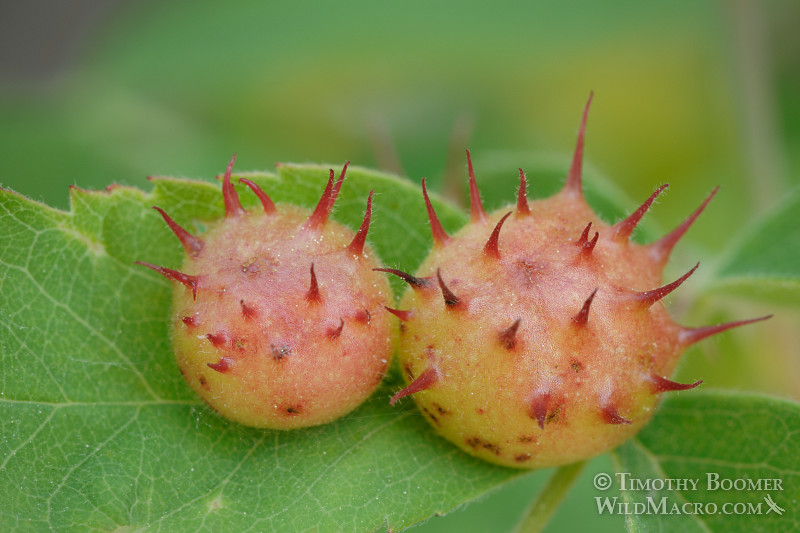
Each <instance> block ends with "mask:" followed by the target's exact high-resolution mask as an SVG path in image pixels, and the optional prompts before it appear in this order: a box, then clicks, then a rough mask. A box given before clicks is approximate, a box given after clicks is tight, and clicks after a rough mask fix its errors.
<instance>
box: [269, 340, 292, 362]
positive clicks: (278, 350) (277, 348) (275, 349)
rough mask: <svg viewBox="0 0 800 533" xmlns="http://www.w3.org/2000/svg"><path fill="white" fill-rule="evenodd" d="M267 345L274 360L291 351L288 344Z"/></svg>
mask: <svg viewBox="0 0 800 533" xmlns="http://www.w3.org/2000/svg"><path fill="white" fill-rule="evenodd" d="M269 347H270V350H271V352H272V358H273V359H274V360H275V361H280V360H281V359H283V358H284V357H287V356H289V355H291V353H292V347H291V346H289V345H288V344H270V345H269Z"/></svg>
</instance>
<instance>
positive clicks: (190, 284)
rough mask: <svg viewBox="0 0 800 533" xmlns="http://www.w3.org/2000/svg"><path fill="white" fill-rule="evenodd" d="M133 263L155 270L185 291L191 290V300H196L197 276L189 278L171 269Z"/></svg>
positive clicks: (137, 262)
mask: <svg viewBox="0 0 800 533" xmlns="http://www.w3.org/2000/svg"><path fill="white" fill-rule="evenodd" d="M134 263H136V264H137V265H142V266H144V267H147V268H149V269H150V270H155V271H156V272H158V273H159V274H161V275H162V276H164V277H165V278H167V279H169V280H172V281H177V282H178V283H181V284H182V285H183V286H184V287H186V288H187V289H192V298H193V299H197V276H190V275H189V274H184V273H183V272H179V271H177V270H172V269H171V268H166V267H162V266H157V265H153V264H151V263H145V262H144V261H134Z"/></svg>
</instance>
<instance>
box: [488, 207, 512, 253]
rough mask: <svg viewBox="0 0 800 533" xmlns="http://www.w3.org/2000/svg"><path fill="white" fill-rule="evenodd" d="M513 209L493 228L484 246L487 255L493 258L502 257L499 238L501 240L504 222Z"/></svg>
mask: <svg viewBox="0 0 800 533" xmlns="http://www.w3.org/2000/svg"><path fill="white" fill-rule="evenodd" d="M511 213H512V212H511V211H509V212H508V213H506V214H505V215H503V218H501V219H500V220H499V221H498V222H497V225H496V226H495V227H494V229H493V230H492V234H491V235H490V236H489V240H488V241H486V245H485V246H484V247H483V253H484V255H486V257H491V258H493V259H500V248H499V240H500V230H501V229H502V227H503V223H504V222H505V221H506V219H507V218H508V217H509V216H510V215H511Z"/></svg>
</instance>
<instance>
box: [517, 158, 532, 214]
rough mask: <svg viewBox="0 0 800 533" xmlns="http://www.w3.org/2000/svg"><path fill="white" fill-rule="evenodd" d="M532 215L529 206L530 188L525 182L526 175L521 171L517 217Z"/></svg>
mask: <svg viewBox="0 0 800 533" xmlns="http://www.w3.org/2000/svg"><path fill="white" fill-rule="evenodd" d="M530 214H531V208H530V207H529V206H528V188H527V185H526V181H525V173H524V172H523V171H522V169H519V190H518V191H517V216H520V217H521V216H527V215H530Z"/></svg>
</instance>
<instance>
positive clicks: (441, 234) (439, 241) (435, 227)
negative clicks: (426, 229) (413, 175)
mask: <svg viewBox="0 0 800 533" xmlns="http://www.w3.org/2000/svg"><path fill="white" fill-rule="evenodd" d="M422 196H423V197H424V198H425V208H426V209H427V210H428V220H429V221H430V224H431V234H432V236H433V247H434V248H442V247H443V246H444V245H445V244H447V241H449V240H450V236H449V235H448V234H447V232H445V231H444V228H443V227H442V223H441V222H439V217H438V216H436V211H435V210H434V209H433V204H431V199H430V197H429V196H428V188H427V187H426V186H425V178H422Z"/></svg>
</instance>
